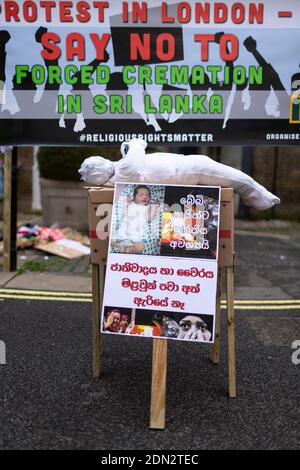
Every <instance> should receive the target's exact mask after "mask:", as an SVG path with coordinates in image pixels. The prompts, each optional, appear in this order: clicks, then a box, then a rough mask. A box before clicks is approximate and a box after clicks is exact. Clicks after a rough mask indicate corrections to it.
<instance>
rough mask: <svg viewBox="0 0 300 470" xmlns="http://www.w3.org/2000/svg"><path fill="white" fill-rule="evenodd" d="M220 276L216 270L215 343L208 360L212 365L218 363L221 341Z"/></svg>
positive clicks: (219, 271)
mask: <svg viewBox="0 0 300 470" xmlns="http://www.w3.org/2000/svg"><path fill="white" fill-rule="evenodd" d="M221 276H222V269H221V268H218V283H217V298H216V322H215V341H214V344H213V345H212V349H211V353H210V360H211V362H212V363H213V364H219V362H220V339H221V280H222V279H221Z"/></svg>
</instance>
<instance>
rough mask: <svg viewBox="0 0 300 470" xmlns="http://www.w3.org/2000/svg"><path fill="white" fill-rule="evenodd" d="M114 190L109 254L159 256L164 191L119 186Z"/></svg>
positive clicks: (154, 188) (139, 186)
mask: <svg viewBox="0 0 300 470" xmlns="http://www.w3.org/2000/svg"><path fill="white" fill-rule="evenodd" d="M118 189H119V195H118V196H117V198H116V202H115V210H114V220H113V228H112V237H111V252H112V253H131V254H148V255H149V254H152V255H155V254H159V252H160V227H161V219H162V206H163V200H164V188H163V187H160V186H151V189H150V187H149V186H146V185H141V184H140V185H132V184H127V185H126V184H125V185H122V184H120V185H118Z"/></svg>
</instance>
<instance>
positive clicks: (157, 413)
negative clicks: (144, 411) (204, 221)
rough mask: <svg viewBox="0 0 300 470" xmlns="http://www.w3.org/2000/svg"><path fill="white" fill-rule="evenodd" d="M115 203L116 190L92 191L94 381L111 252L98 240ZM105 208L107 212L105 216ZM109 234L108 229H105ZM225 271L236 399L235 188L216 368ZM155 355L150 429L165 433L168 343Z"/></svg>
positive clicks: (223, 234)
mask: <svg viewBox="0 0 300 470" xmlns="http://www.w3.org/2000/svg"><path fill="white" fill-rule="evenodd" d="M112 201H113V189H111V188H99V189H91V190H89V225H90V239H91V262H92V282H93V294H92V296H93V307H92V311H93V377H100V373H101V356H102V348H103V344H102V341H103V340H102V335H101V333H100V315H101V306H102V300H103V287H104V273H105V264H106V257H107V250H108V233H107V237H106V238H105V237H103V232H101V236H102V239H100V238H99V237H98V236H97V224H98V223H99V222H101V218H102V219H104V218H105V217H106V216H107V204H108V203H112ZM101 205H103V208H104V210H103V211H102V212H103V213H102V212H101ZM105 230H106V231H107V232H108V227H107V226H106V227H105ZM222 269H224V270H225V271H226V303H227V333H228V382H229V387H228V393H229V397H230V398H235V397H236V395H237V393H236V357H235V320H234V192H233V189H231V188H223V189H222V191H221V210H220V243H219V261H218V284H217V299H216V300H217V301H216V320H215V342H214V344H213V346H212V350H211V355H210V359H211V361H212V362H213V363H214V364H219V360H220V334H221V282H222ZM152 341H153V352H152V387H151V408H150V428H152V429H164V428H165V416H166V379H167V351H168V341H166V340H164V339H153V340H152Z"/></svg>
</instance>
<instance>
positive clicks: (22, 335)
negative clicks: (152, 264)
mask: <svg viewBox="0 0 300 470" xmlns="http://www.w3.org/2000/svg"><path fill="white" fill-rule="evenodd" d="M274 235H278V234H276V233H274V234H272V233H271V234H269V235H268V236H265V234H264V235H263V234H261V235H259V234H257V233H256V234H247V235H245V234H239V235H237V237H236V252H237V266H236V273H235V284H236V299H244V300H247V306H248V307H249V309H245V304H239V308H238V309H237V310H236V338H237V388H238V398H237V399H229V398H228V396H227V362H226V334H225V331H226V325H225V315H223V320H222V321H223V324H222V331H223V335H222V351H221V362H220V365H219V366H214V365H212V364H211V363H210V362H209V360H208V355H209V348H208V347H207V345H196V344H190V343H189V344H183V343H179V342H171V341H170V342H169V361H168V397H167V422H166V424H167V428H166V430H164V431H153V430H149V427H148V425H149V406H150V379H151V340H148V339H140V338H120V337H111V336H106V337H105V351H104V356H103V374H102V377H101V379H97V380H94V379H92V377H91V321H90V317H91V303H90V294H89V292H88V290H86V291H83V290H82V292H83V294H84V296H83V297H82V299H81V300H80V299H79V301H78V298H77V301H73V300H71V301H70V299H69V301H65V299H64V298H63V296H62V294H63V292H64V291H67V292H68V291H69V292H72V290H71V286H72V285H74V281H75V275H73V276H71V275H68V276H63V279H64V280H62V279H60V280H59V282H57V283H56V286H54V284H53V285H51V288H50V284H47V276H49V274H47V273H45V274H44V277H43V278H41V277H40V278H38V277H39V276H41V274H39V273H32V274H35V276H33V277H32V278H31V281H30V283H29V284H27V286H29V285H30V287H31V290H34V289H37V287H38V286H41V279H44V280H43V281H42V282H43V286H44V287H45V289H46V291H47V290H49V291H51V290H53V291H57V292H56V294H55V295H56V296H57V298H58V299H59V300H53V301H50V300H47V301H46V300H33V299H34V297H35V296H37V294H33V293H30V291H28V289H27V288H26V286H25V284H21V283H25V282H27V281H26V279H27V280H28V277H27V278H26V276H27V275H26V274H23V275H22V276H18V277H13V278H12V279H7V278H6V279H3V278H4V276H0V285H1V284H2V287H1V291H0V310H1V323H0V340H2V341H4V342H5V345H6V356H7V364H6V365H0V375H1V381H0V415H1V426H0V448H2V449H103V450H104V449H112V450H113V449H148V450H156V449H166V450H173V449H179V450H197V449H283V448H284V449H299V448H300V429H299V422H300V409H299V378H300V364H299V365H296V364H294V363H293V361H292V355H293V354H294V359H295V358H299V359H300V352H299V354H297V351H295V350H294V349H293V348H292V344H293V342H294V341H295V340H300V305H299V302H297V300H300V279H299V268H300V243H299V239H298V238H297V237H289V236H287V237H286V238H280V237H279V238H278V237H276V236H274ZM284 235H286V234H284ZM53 276H54V274H53V273H52V277H53ZM79 277H80V276H79ZM82 277H84V276H82ZM58 279H59V278H58V277H57V280H58ZM88 281H89V282H90V279H89V278H88ZM53 282H54V278H53ZM78 282H79V281H78ZM3 285H4V288H3ZM22 285H23V287H22V288H21V287H20V286H22ZM3 289H4V290H3ZM20 289H21V290H22V292H25V293H26V292H27V295H25V294H24V293H20ZM9 290H10V291H17V292H16V293H14V294H11V297H12V298H4V292H10V291H9ZM18 291H19V293H18ZM59 291H61V292H59ZM43 295H44V296H46V295H47V293H45V294H43ZM43 295H41V297H43ZM72 295H73V296H74V298H75V297H76V294H75V293H74V289H73V294H72ZM1 296H2V300H1ZM13 297H19V300H16V299H15V298H13ZM50 297H51V296H50ZM71 299H72V297H71ZM253 300H259V303H253ZM249 301H252V302H249ZM276 301H277V303H276ZM278 301H280V302H279V303H278ZM264 302H265V303H264ZM274 302H275V303H274ZM243 305H244V306H243ZM269 307H270V308H269ZM294 362H295V360H294Z"/></svg>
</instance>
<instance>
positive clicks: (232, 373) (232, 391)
mask: <svg viewBox="0 0 300 470" xmlns="http://www.w3.org/2000/svg"><path fill="white" fill-rule="evenodd" d="M226 281H227V282H226V284H227V286H226V290H227V328H228V376H229V397H230V398H236V367H235V322H234V267H233V266H228V267H227V268H226Z"/></svg>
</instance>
